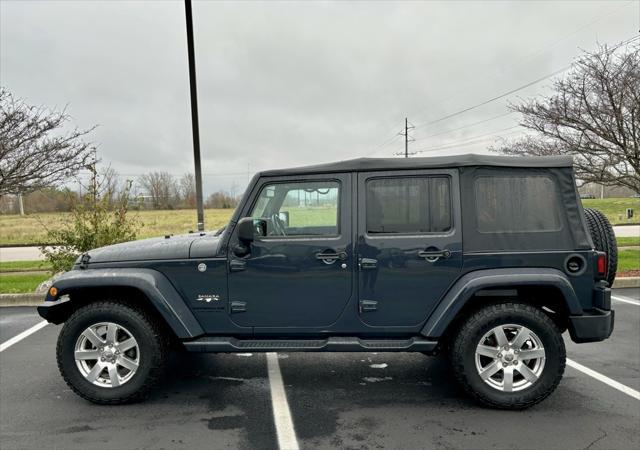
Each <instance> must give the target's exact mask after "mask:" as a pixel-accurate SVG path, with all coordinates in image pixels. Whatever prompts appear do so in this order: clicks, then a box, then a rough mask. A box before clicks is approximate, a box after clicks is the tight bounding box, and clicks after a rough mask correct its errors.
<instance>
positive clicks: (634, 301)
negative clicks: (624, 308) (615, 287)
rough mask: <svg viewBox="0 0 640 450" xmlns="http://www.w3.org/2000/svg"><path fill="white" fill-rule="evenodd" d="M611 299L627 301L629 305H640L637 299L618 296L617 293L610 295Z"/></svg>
mask: <svg viewBox="0 0 640 450" xmlns="http://www.w3.org/2000/svg"><path fill="white" fill-rule="evenodd" d="M611 298H612V299H614V300H617V301H619V302H622V303H629V304H630V305H636V306H640V302H639V301H637V300H632V299H630V298H626V297H619V296H617V295H612V296H611Z"/></svg>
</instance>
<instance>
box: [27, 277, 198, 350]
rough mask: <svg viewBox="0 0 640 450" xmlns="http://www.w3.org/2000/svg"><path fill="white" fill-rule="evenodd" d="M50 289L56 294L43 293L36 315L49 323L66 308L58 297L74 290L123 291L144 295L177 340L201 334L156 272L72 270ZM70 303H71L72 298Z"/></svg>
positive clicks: (175, 294)
mask: <svg viewBox="0 0 640 450" xmlns="http://www.w3.org/2000/svg"><path fill="white" fill-rule="evenodd" d="M54 286H55V288H56V289H57V290H58V293H57V295H56V298H53V297H52V296H51V295H50V294H49V293H47V297H46V298H45V301H44V303H43V304H41V305H40V306H39V307H38V313H39V314H40V315H41V316H42V317H43V318H45V319H47V320H49V321H50V322H54V323H56V317H57V316H60V314H59V313H60V312H61V311H62V310H63V309H64V308H69V306H70V305H69V303H70V302H69V301H65V299H64V298H63V299H61V298H60V297H62V296H64V295H66V294H72V293H73V291H74V290H77V289H84V288H98V289H100V288H115V287H127V288H134V289H137V290H138V291H140V292H142V293H143V294H144V295H146V297H147V298H148V299H149V301H150V302H151V304H152V305H153V306H154V307H155V308H156V310H157V311H158V312H159V313H160V315H161V316H162V317H163V318H164V320H165V321H166V322H167V324H168V325H169V326H170V327H171V329H172V330H173V331H174V333H175V334H176V336H177V337H178V338H181V339H186V338H193V337H197V336H200V335H202V334H204V331H203V329H202V327H201V326H200V323H199V322H198V321H197V320H196V318H195V317H194V315H193V313H192V312H191V310H190V309H189V308H188V307H187V305H186V304H185V303H184V301H183V299H182V297H181V296H180V294H179V293H178V292H177V291H176V289H175V288H174V287H173V285H172V284H171V282H170V281H169V280H168V279H167V278H166V277H165V276H164V275H163V274H162V273H160V272H158V271H156V270H152V269H133V268H132V269H86V270H72V271H70V272H67V273H65V274H64V275H62V276H61V277H60V278H58V279H56V281H55V282H54ZM72 301H74V300H73V298H72ZM57 323H59V321H58V322H57Z"/></svg>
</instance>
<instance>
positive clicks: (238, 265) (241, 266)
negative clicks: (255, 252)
mask: <svg viewBox="0 0 640 450" xmlns="http://www.w3.org/2000/svg"><path fill="white" fill-rule="evenodd" d="M246 268H247V262H246V261H242V260H240V259H232V260H231V261H229V270H230V271H231V272H240V271H242V270H245V269H246Z"/></svg>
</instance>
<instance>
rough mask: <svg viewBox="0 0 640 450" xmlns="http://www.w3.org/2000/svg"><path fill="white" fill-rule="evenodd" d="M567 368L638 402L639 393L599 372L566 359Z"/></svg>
mask: <svg viewBox="0 0 640 450" xmlns="http://www.w3.org/2000/svg"><path fill="white" fill-rule="evenodd" d="M567 366H569V367H573V368H574V369H576V370H579V371H580V372H582V373H584V374H586V375H589V376H590V377H593V378H595V379H596V380H598V381H601V382H603V383H604V384H606V385H608V386H611V387H612V388H614V389H617V390H619V391H620V392H623V393H625V394H627V395H629V396H631V397H633V398H635V399H636V400H640V392H639V391H636V390H635V389H633V388H630V387H629V386H625V385H624V384H622V383H619V382H617V381H616V380H613V379H611V378H609V377H608V376H606V375H602V374H601V373H600V372H596V371H595V370H593V369H589V368H588V367H585V366H583V365H582V364H579V363H577V362H575V361H573V360H571V359H569V358H567Z"/></svg>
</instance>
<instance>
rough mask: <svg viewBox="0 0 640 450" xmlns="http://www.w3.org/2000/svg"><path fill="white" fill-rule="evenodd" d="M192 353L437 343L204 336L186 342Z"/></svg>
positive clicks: (412, 348)
mask: <svg viewBox="0 0 640 450" xmlns="http://www.w3.org/2000/svg"><path fill="white" fill-rule="evenodd" d="M183 344H184V346H185V347H186V349H187V350H189V351H191V352H213V353H237V352H246V351H252V352H278V351H282V352H285V351H286V352H427V353H429V352H433V351H434V350H435V348H436V345H437V342H435V341H429V340H426V339H424V338H420V337H413V338H410V339H360V338H357V337H330V338H327V339H236V338H234V337H204V338H200V339H196V340H194V341H188V342H183Z"/></svg>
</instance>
